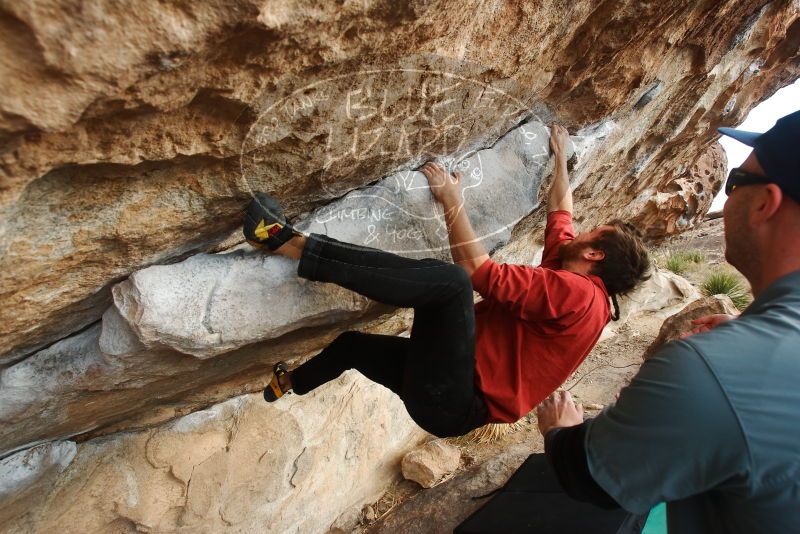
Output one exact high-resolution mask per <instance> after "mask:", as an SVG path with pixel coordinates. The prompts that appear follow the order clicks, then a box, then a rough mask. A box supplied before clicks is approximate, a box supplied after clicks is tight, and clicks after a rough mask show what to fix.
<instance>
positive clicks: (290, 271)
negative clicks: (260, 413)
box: [113, 121, 592, 358]
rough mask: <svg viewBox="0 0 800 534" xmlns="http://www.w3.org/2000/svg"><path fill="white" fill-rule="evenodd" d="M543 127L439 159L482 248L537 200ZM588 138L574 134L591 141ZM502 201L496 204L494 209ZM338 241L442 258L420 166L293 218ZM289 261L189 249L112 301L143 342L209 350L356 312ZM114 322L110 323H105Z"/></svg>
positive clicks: (357, 300) (121, 288)
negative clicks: (454, 179)
mask: <svg viewBox="0 0 800 534" xmlns="http://www.w3.org/2000/svg"><path fill="white" fill-rule="evenodd" d="M548 139H549V131H548V129H547V128H546V127H545V125H544V124H542V123H540V122H536V121H530V122H527V123H525V124H522V125H520V126H519V127H517V128H515V129H513V130H512V131H510V132H508V133H507V134H506V135H504V136H503V137H502V138H501V139H500V140H499V141H498V142H497V143H496V144H495V145H494V146H493V147H492V148H489V149H485V150H479V151H477V152H476V153H473V154H472V155H471V156H469V157H465V158H463V159H459V158H461V157H462V154H458V153H456V154H452V155H450V156H449V157H448V158H445V159H444V160H443V161H444V162H445V163H446V164H448V165H449V166H450V167H451V168H452V169H453V170H458V171H460V172H462V173H463V174H464V178H463V180H462V199H463V202H464V204H465V205H466V206H467V208H468V210H469V213H470V216H471V221H472V224H473V227H474V229H475V231H476V233H477V234H478V236H479V237H480V238H481V239H482V241H483V243H484V245H485V246H486V247H487V249H489V250H491V249H493V248H496V247H497V246H499V245H502V244H503V243H505V242H506V241H507V240H508V239H509V237H510V235H511V229H512V228H513V227H514V225H515V224H516V223H517V222H519V220H520V219H521V218H523V217H525V216H526V215H528V214H529V213H530V212H531V211H533V210H534V209H535V208H536V207H537V206H538V202H539V201H538V190H539V187H540V185H541V182H542V179H543V178H544V173H545V170H546V168H547V163H548V159H549V156H548V148H547V144H548ZM591 139H592V138H591V136H585V137H583V138H582V142H583V143H584V144H587V143H589V142H591ZM500 205H502V206H503V207H504V208H503V209H502V210H498V209H494V207H495V206H500ZM297 227H298V229H300V230H302V231H305V232H308V233H312V232H315V233H324V234H326V235H328V236H330V237H333V238H336V239H339V240H341V241H344V242H346V243H354V244H359V245H365V246H370V247H374V248H379V249H383V250H387V251H390V252H394V253H397V254H401V255H405V256H410V257H418V258H423V257H437V258H439V259H442V260H446V261H450V247H449V242H448V236H447V228H446V226H445V222H444V215H443V213H442V211H441V207H440V206H439V205H438V204H437V203H436V202H435V201H434V200H433V198H432V196H431V194H430V190H429V188H428V184H427V180H426V178H425V176H424V175H423V174H422V173H421V172H417V171H403V172H401V173H397V174H394V175H391V176H389V177H387V178H384V179H383V180H381V181H380V182H378V183H377V184H375V185H373V186H370V187H367V188H364V189H359V190H357V191H354V192H351V193H349V194H347V195H346V196H344V197H343V198H341V199H339V200H337V201H335V202H332V203H331V204H329V205H327V206H325V207H322V208H319V209H317V210H315V211H314V212H312V213H311V214H310V216H309V217H307V218H305V219H303V220H301V221H299V222H298V223H297ZM296 271H297V262H296V261H294V260H289V259H286V258H283V257H280V256H276V255H265V254H263V253H261V252H250V253H248V252H244V251H240V250H239V251H234V252H231V253H227V254H213V255H209V254H198V255H195V256H192V257H191V258H189V259H187V260H185V261H183V262H180V263H175V264H171V265H159V266H153V267H149V268H147V269H143V270H141V271H138V272H136V273H134V274H133V275H131V276H130V278H129V279H128V280H126V281H124V282H122V283H120V284H117V285H116V286H114V288H113V295H114V307H116V309H117V311H118V312H119V314H120V315H121V316H122V317H124V318H125V319H126V320H127V322H128V323H129V324H130V326H131V328H132V329H133V330H134V331H135V333H136V335H137V337H138V338H139V340H140V341H141V342H142V343H143V344H144V345H145V346H147V347H151V348H159V347H167V348H171V349H174V350H177V351H180V352H183V353H185V354H191V355H193V356H196V357H198V358H211V357H214V356H216V355H219V354H223V353H226V352H230V351H232V350H234V349H237V348H239V347H243V346H245V345H249V344H252V343H256V342H261V341H265V340H268V339H274V338H276V337H279V336H281V335H283V334H285V333H287V332H289V331H293V330H298V329H301V328H305V327H309V326H318V325H323V324H330V323H336V322H342V321H344V320H347V319H353V318H355V317H358V316H359V315H361V314H362V313H363V311H364V310H365V309H366V308H367V303H368V301H367V299H365V298H364V297H361V296H359V295H357V294H356V293H353V292H351V291H347V290H345V289H342V288H340V287H338V286H335V285H332V284H320V283H313V282H309V281H307V280H304V279H302V278H299V277H298V276H297V274H296ZM114 327H116V324H115V325H114Z"/></svg>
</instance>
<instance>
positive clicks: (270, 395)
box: [264, 362, 290, 402]
mask: <svg viewBox="0 0 800 534" xmlns="http://www.w3.org/2000/svg"><path fill="white" fill-rule="evenodd" d="M288 372H289V368H288V367H287V365H286V362H278V363H276V364H275V367H273V368H272V380H270V381H269V385H267V387H266V389H264V400H265V401H267V402H275V401H276V400H278V399H279V398H281V397H283V394H284V393H286V392H288V391H290V390H289V389H285V390H284V389H283V387H282V386H281V382H280V378H281V377H282V376H284V375H285V374H286V373H288Z"/></svg>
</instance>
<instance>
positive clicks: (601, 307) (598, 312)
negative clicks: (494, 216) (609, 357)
mask: <svg viewBox="0 0 800 534" xmlns="http://www.w3.org/2000/svg"><path fill="white" fill-rule="evenodd" d="M574 237H575V231H574V229H573V227H572V216H571V214H570V213H569V212H568V211H554V212H551V213H549V214H548V216H547V227H546V229H545V246H544V252H543V254H542V263H541V265H539V267H530V266H526V265H510V264H500V263H495V262H494V261H492V260H487V261H486V262H484V263H483V264H482V265H481V266H480V267H479V268H478V269H477V270H476V271H475V272H474V273H472V286H473V288H474V289H475V291H477V292H478V293H480V295H481V296H482V297H483V301H481V302H479V303H478V304H476V305H475V370H476V378H475V379H476V384H477V387H478V389H479V390H480V391H481V392H482V393H483V395H484V398H485V401H486V407H487V409H488V412H489V418H488V421H487V422H500V423H510V422H514V421H517V420H518V419H519V418H520V417H522V416H523V415H525V414H526V413H528V412H529V411H530V410H531V409H533V408H534V407H535V406H536V405H537V404H539V403H540V402H541V401H542V400H544V399H545V398H546V397H547V396H548V395H550V393H552V392H553V391H555V390H556V389H557V388H558V387H559V386H560V385H561V384H563V383H564V381H565V380H566V379H567V378H568V377H569V375H570V374H572V372H573V371H574V370H575V369H576V368H577V367H578V365H580V364H581V362H583V360H584V358H586V355H587V354H589V351H590V350H591V349H592V347H594V345H595V343H597V340H598V338H599V337H600V333H601V332H602V330H603V327H604V326H605V325H606V324H607V323H608V321H609V318H610V313H611V311H610V307H609V302H608V300H609V299H608V293H607V292H606V289H605V286H604V285H603V282H602V281H601V280H600V278H598V277H596V276H592V275H589V276H586V275H582V274H578V273H573V272H571V271H564V270H561V260H560V259H559V258H558V247H559V245H560V244H561V243H562V242H563V241H565V240H569V239H573V238H574Z"/></svg>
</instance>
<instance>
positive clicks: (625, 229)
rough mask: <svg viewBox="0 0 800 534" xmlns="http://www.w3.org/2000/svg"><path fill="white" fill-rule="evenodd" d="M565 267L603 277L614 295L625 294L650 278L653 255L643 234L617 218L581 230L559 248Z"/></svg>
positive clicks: (607, 287)
mask: <svg viewBox="0 0 800 534" xmlns="http://www.w3.org/2000/svg"><path fill="white" fill-rule="evenodd" d="M559 257H560V258H561V260H562V265H563V267H564V269H567V270H574V271H577V272H584V273H586V274H593V275H595V276H597V277H599V278H600V279H601V280H602V281H603V284H604V285H605V286H606V290H607V291H608V292H609V294H612V295H624V294H626V293H628V292H630V291H631V290H632V289H633V288H635V287H636V286H637V285H638V284H639V282H641V281H642V280H645V279H646V278H647V276H648V275H647V272H648V271H649V270H650V258H649V255H648V254H647V248H646V247H645V246H644V242H643V240H642V234H641V233H640V232H639V231H638V230H637V229H636V228H635V227H634V226H633V225H632V224H629V223H626V222H623V221H621V220H618V219H615V220H613V221H611V222H609V223H607V224H604V225H601V226H598V227H597V228H595V229H594V230H592V231H591V232H586V233H581V234H578V235H576V236H575V239H573V240H572V241H568V242H566V243H565V244H564V245H562V246H561V248H560V249H559Z"/></svg>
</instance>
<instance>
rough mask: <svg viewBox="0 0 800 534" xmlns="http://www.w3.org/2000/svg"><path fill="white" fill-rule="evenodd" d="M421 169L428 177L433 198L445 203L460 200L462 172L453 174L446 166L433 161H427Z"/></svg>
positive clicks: (448, 203)
mask: <svg viewBox="0 0 800 534" xmlns="http://www.w3.org/2000/svg"><path fill="white" fill-rule="evenodd" d="M420 170H421V171H422V174H424V175H425V178H427V179H428V186H429V187H430V189H431V194H432V195H433V198H435V199H436V200H438V201H439V202H441V203H442V204H445V205H451V204H453V203H456V204H458V203H459V202H460V200H461V176H462V174H461V173H460V172H456V173H454V174H452V175H451V174H450V173H448V172H447V171H446V170H445V169H444V167H442V166H441V165H439V164H437V163H433V162H428V163H426V164H425V165H423V166H422V169H420Z"/></svg>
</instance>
